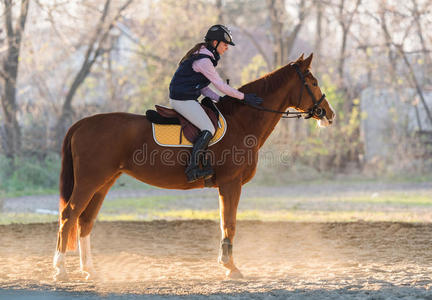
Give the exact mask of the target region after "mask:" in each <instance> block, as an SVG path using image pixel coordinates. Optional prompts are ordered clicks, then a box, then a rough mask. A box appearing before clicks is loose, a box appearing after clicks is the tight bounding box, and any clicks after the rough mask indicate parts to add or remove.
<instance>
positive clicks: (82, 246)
mask: <svg viewBox="0 0 432 300" xmlns="http://www.w3.org/2000/svg"><path fill="white" fill-rule="evenodd" d="M79 252H80V267H81V271H82V272H84V273H85V274H86V275H87V277H86V279H93V278H94V277H96V271H95V269H94V267H93V260H92V256H91V250H90V234H89V235H87V236H85V237H80V239H79Z"/></svg>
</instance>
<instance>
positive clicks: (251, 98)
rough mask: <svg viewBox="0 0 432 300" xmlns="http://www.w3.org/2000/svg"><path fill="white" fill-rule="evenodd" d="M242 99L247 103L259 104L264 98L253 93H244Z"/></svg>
mask: <svg viewBox="0 0 432 300" xmlns="http://www.w3.org/2000/svg"><path fill="white" fill-rule="evenodd" d="M244 101H245V102H246V103H247V104H252V105H260V104H261V103H262V102H263V101H264V100H263V98H261V97H258V96H257V95H255V94H245V95H244Z"/></svg>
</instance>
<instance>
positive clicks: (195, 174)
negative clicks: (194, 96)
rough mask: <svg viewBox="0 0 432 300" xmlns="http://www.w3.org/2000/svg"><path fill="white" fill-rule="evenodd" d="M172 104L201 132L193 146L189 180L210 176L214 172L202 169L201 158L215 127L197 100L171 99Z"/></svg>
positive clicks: (188, 172) (187, 173)
mask: <svg viewBox="0 0 432 300" xmlns="http://www.w3.org/2000/svg"><path fill="white" fill-rule="evenodd" d="M170 104H171V106H172V107H173V108H174V109H175V110H176V111H177V112H178V113H179V114H181V115H182V116H183V117H185V118H186V119H188V120H189V121H190V122H191V123H192V124H194V125H195V126H196V127H198V128H199V129H200V130H201V132H200V134H199V135H198V138H197V139H196V140H195V142H194V146H193V148H192V155H191V160H190V162H189V166H188V167H187V169H186V176H187V179H188V182H193V181H195V180H197V179H199V178H203V177H209V176H211V175H212V174H213V170H212V169H211V168H208V167H207V168H205V169H200V168H199V160H200V157H202V156H204V150H205V149H206V148H207V146H208V144H209V142H210V140H211V138H212V137H213V135H214V133H215V128H214V126H213V124H212V122H211V121H210V118H209V117H208V116H207V114H206V112H205V111H204V109H203V108H202V107H201V105H200V104H199V103H198V101H195V100H186V101H181V100H172V99H170Z"/></svg>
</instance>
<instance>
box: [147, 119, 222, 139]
mask: <svg viewBox="0 0 432 300" xmlns="http://www.w3.org/2000/svg"><path fill="white" fill-rule="evenodd" d="M152 127H153V139H154V140H155V142H156V144H158V145H160V146H166V147H192V146H193V145H192V143H191V142H189V141H188V140H187V139H186V137H185V136H184V133H183V132H181V126H180V125H165V124H154V123H152ZM226 129H227V124H226V121H225V118H224V117H223V116H222V114H221V113H220V112H219V122H218V128H217V129H216V132H215V135H214V136H213V138H212V139H211V140H210V143H209V146H211V145H214V144H216V143H217V142H219V141H220V140H221V139H222V138H223V136H224V135H225V132H226ZM180 132H181V135H182V136H181V138H180Z"/></svg>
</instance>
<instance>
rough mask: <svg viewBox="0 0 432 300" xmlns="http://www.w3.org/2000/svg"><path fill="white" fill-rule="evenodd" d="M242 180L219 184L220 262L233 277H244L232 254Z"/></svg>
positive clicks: (229, 275)
mask: <svg viewBox="0 0 432 300" xmlns="http://www.w3.org/2000/svg"><path fill="white" fill-rule="evenodd" d="M240 193H241V182H240V181H237V182H229V183H225V184H222V185H219V209H220V217H221V231H222V240H221V248H220V252H219V259H218V261H219V263H220V264H222V265H223V266H224V267H225V268H227V269H228V271H227V273H226V275H227V276H228V277H231V278H242V277H243V275H242V274H241V272H240V270H239V269H238V268H237V267H236V266H235V265H234V259H233V255H232V249H233V240H234V235H235V228H236V216H237V206H238V203H239V200H240Z"/></svg>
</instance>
